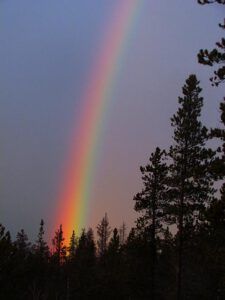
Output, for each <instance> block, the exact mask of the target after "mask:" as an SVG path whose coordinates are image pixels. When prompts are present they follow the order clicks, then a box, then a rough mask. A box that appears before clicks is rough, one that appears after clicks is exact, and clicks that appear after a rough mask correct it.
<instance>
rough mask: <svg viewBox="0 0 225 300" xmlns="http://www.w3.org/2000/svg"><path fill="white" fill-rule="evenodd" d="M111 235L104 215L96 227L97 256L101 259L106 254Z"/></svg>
mask: <svg viewBox="0 0 225 300" xmlns="http://www.w3.org/2000/svg"><path fill="white" fill-rule="evenodd" d="M110 234H111V229H110V226H109V221H108V216H107V214H105V216H104V217H103V219H102V220H101V222H100V223H99V224H98V226H97V235H98V241H97V245H98V254H99V256H100V257H103V256H104V254H105V253H106V250H107V247H108V240H109V237H110Z"/></svg>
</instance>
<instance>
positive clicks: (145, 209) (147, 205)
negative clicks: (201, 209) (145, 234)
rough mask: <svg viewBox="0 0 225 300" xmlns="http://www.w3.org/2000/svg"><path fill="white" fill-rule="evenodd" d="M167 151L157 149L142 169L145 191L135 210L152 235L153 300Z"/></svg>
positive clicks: (162, 219) (141, 223)
mask: <svg viewBox="0 0 225 300" xmlns="http://www.w3.org/2000/svg"><path fill="white" fill-rule="evenodd" d="M163 160H165V151H161V150H160V148H158V147H157V148H156V150H155V152H154V153H152V154H151V156H150V158H149V162H150V163H149V164H148V165H147V166H146V167H141V168H140V170H141V173H142V181H143V183H144V189H143V190H142V191H141V192H140V193H138V194H137V195H136V196H135V197H134V200H135V202H136V203H135V210H136V211H138V212H141V213H142V216H141V217H140V218H139V219H138V220H137V223H138V226H144V228H145V229H147V230H148V231H149V233H150V241H151V244H152V299H154V298H155V267H156V260H157V255H156V254H157V247H156V234H157V233H159V232H160V230H161V228H162V224H163V221H164V219H165V218H164V217H165V214H164V212H165V208H166V205H167V203H166V192H167V185H166V183H167V173H168V167H167V165H166V163H165V162H163Z"/></svg>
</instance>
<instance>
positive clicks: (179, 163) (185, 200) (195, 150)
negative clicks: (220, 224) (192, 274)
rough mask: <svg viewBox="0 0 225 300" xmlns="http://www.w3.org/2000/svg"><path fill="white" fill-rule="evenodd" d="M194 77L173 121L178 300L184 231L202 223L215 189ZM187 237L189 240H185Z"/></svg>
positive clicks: (172, 189) (172, 185)
mask: <svg viewBox="0 0 225 300" xmlns="http://www.w3.org/2000/svg"><path fill="white" fill-rule="evenodd" d="M200 92H201V88H200V87H199V81H198V80H197V78H196V76H195V75H190V76H189V78H188V79H187V80H186V83H185V85H184V87H183V97H179V104H180V107H179V108H178V111H177V113H176V114H175V115H174V116H173V117H172V118H171V125H172V127H173V128H174V137H173V139H174V143H173V146H171V148H170V152H169V156H170V159H171V161H172V163H171V166H170V173H171V174H170V175H171V181H170V198H171V207H170V209H171V211H170V212H171V216H172V218H170V221H171V222H172V223H175V224H177V228H178V240H179V243H178V244H179V246H178V286H177V298H178V299H182V296H183V295H182V288H183V286H182V283H183V278H182V277H183V267H184V266H183V250H184V237H185V229H186V228H188V227H190V226H195V224H196V223H197V222H198V221H199V220H200V217H201V215H202V214H203V213H204V211H205V209H206V207H207V206H209V204H210V202H211V201H212V195H213V192H214V189H213V187H212V185H213V177H212V174H211V171H210V164H211V162H212V161H213V159H214V154H215V153H214V152H213V151H212V150H211V149H207V148H206V146H205V143H206V141H207V139H208V133H207V129H206V127H205V126H203V125H202V123H201V121H200V120H199V119H200V116H201V109H202V106H203V98H202V97H200V96H199V94H200ZM185 238H187V237H185Z"/></svg>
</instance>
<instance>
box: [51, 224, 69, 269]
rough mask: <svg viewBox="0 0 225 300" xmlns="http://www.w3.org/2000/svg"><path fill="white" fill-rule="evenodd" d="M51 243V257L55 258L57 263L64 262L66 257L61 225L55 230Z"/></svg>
mask: <svg viewBox="0 0 225 300" xmlns="http://www.w3.org/2000/svg"><path fill="white" fill-rule="evenodd" d="M52 245H53V248H54V250H53V257H54V258H55V260H56V263H57V264H58V265H61V264H62V263H64V262H65V259H66V246H65V245H64V237H63V229H62V225H60V226H59V229H58V230H57V231H56V232H55V237H54V239H53V240H52Z"/></svg>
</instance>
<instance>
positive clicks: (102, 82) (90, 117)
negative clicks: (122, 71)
mask: <svg viewBox="0 0 225 300" xmlns="http://www.w3.org/2000/svg"><path fill="white" fill-rule="evenodd" d="M141 1H142V0H120V1H118V5H117V7H116V9H115V12H114V15H113V17H112V20H111V22H110V24H109V27H108V28H107V30H106V36H105V39H103V46H102V50H101V51H100V53H99V56H98V58H97V60H96V64H95V66H94V68H93V69H92V71H91V73H90V81H89V83H88V84H87V86H86V90H85V92H84V95H83V97H82V99H81V103H82V110H81V112H80V114H79V121H77V122H76V124H75V130H74V136H73V137H72V139H71V140H72V145H71V147H70V151H69V155H68V157H67V167H66V174H64V175H65V176H64V179H65V181H64V182H63V185H62V188H61V193H60V199H59V200H58V203H59V208H58V214H57V216H56V221H57V224H60V223H62V224H63V227H64V228H63V229H64V234H65V237H66V239H68V238H69V236H70V235H71V233H72V230H75V231H76V232H77V233H80V230H81V229H82V228H83V227H84V226H85V221H86V217H87V213H88V205H89V201H90V192H91V184H92V181H93V176H94V171H95V163H96V159H97V148H98V147H97V145H98V141H99V138H100V135H101V134H100V132H101V126H102V125H101V122H102V115H103V114H104V113H105V110H106V105H107V102H108V100H109V99H110V94H111V92H112V89H113V85H114V81H115V78H116V75H117V73H118V69H119V65H118V62H119V61H120V57H121V55H122V53H123V51H124V49H125V46H126V41H127V37H128V35H129V32H130V29H131V26H132V24H133V22H134V19H135V16H136V15H137V11H138V7H139V6H140V3H141Z"/></svg>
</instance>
